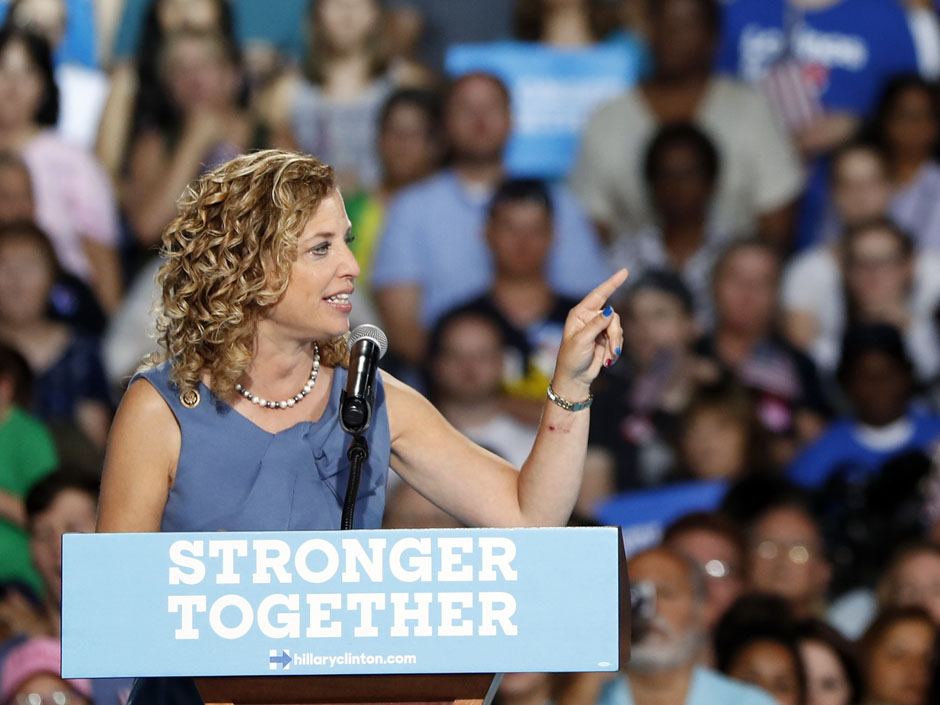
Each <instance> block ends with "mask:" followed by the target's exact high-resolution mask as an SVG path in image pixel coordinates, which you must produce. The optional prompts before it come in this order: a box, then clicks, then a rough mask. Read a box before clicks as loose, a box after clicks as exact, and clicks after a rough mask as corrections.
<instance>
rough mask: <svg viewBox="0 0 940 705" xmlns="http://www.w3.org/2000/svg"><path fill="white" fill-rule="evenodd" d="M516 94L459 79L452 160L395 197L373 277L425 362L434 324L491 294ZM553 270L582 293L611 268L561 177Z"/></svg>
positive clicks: (447, 115)
mask: <svg viewBox="0 0 940 705" xmlns="http://www.w3.org/2000/svg"><path fill="white" fill-rule="evenodd" d="M510 123H511V118H510V106H509V93H508V92H507V90H506V87H505V86H504V85H503V84H502V82H500V81H499V79H497V78H496V77H494V76H491V75H488V74H480V73H470V74H465V75H464V76H462V77H460V78H458V79H457V80H456V81H455V82H454V83H453V85H452V86H451V88H450V91H449V93H448V95H447V98H446V101H445V109H444V126H445V130H446V132H447V137H448V139H449V142H450V145H451V148H452V154H453V160H452V163H451V166H450V168H448V169H445V170H443V171H441V172H439V173H438V174H436V175H435V176H432V177H430V178H429V179H426V180H424V181H422V182H420V183H418V184H416V185H415V186H412V187H410V188H408V189H405V190H404V191H402V192H401V193H400V194H399V195H398V196H397V197H396V198H395V199H394V200H393V201H392V202H391V204H390V205H389V207H388V211H387V214H386V220H385V228H384V231H383V233H382V235H381V240H380V242H379V246H378V253H377V255H376V259H375V262H374V265H373V275H372V284H373V289H374V290H375V292H376V305H377V306H378V309H379V313H380V315H381V317H382V321H383V324H384V326H385V330H386V333H387V334H388V341H389V347H390V349H391V350H393V351H395V352H396V353H397V354H398V355H399V356H400V357H401V358H402V359H404V360H405V361H407V362H410V363H412V364H418V363H420V362H421V360H422V357H423V355H424V350H425V345H426V338H427V331H428V330H429V329H430V328H431V326H432V325H433V324H434V322H435V321H436V320H437V318H438V317H439V316H440V315H441V314H442V313H443V312H444V311H446V310H448V309H450V308H452V307H454V306H456V305H457V304H460V303H463V302H465V301H469V300H470V299H473V298H476V297H477V296H480V295H481V294H483V293H484V292H485V291H486V290H487V289H488V287H489V285H490V282H491V281H492V277H493V264H492V260H491V256H490V252H489V249H488V247H487V244H486V239H485V235H484V221H485V219H486V212H487V207H488V204H489V200H490V197H491V196H492V194H493V192H494V190H495V188H496V186H497V185H498V184H499V183H500V182H501V181H502V180H503V178H504V176H505V174H504V168H503V161H502V154H503V148H504V147H505V145H506V141H507V139H508V136H509V128H510ZM551 198H552V203H553V204H554V234H553V241H552V247H551V252H550V254H549V259H548V279H549V282H550V284H551V285H552V287H553V289H554V290H555V291H557V292H558V293H560V294H564V295H569V296H573V297H575V298H580V297H581V296H582V295H583V294H584V293H585V292H587V291H589V290H590V289H592V288H593V287H594V286H596V285H597V284H598V283H599V282H600V281H603V279H604V278H605V277H606V276H607V275H608V270H609V267H608V265H607V263H606V262H605V261H604V258H603V255H602V252H601V247H600V243H599V240H598V239H597V234H596V233H595V232H594V230H593V228H592V227H591V225H590V223H589V221H588V220H587V217H586V216H585V215H584V213H583V212H582V211H581V209H580V208H579V206H578V205H577V204H576V202H575V200H574V197H573V196H572V195H571V194H570V193H569V192H568V191H567V190H565V189H564V188H563V187H561V186H557V185H556V186H553V187H552V188H551Z"/></svg>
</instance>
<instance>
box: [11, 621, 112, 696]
mask: <svg viewBox="0 0 940 705" xmlns="http://www.w3.org/2000/svg"><path fill="white" fill-rule="evenodd" d="M60 661H61V657H60V647H59V642H58V640H57V639H52V638H50V637H36V638H34V639H30V640H29V641H27V642H25V643H23V644H20V645H19V646H17V647H16V648H14V649H13V650H11V651H10V653H9V654H8V655H7V657H6V658H5V659H4V661H3V669H2V670H0V701H2V702H4V703H10V704H11V705H21V704H22V703H45V702H49V703H65V704H67V705H92V703H95V702H96V701H95V700H94V697H93V696H94V693H93V692H92V685H91V681H90V680H88V679H87V678H69V679H68V680H65V679H63V678H62V677H61V676H60V675H59V674H60V673H61V663H60ZM102 705H103V704H102Z"/></svg>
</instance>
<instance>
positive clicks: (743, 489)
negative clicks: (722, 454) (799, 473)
mask: <svg viewBox="0 0 940 705" xmlns="http://www.w3.org/2000/svg"><path fill="white" fill-rule="evenodd" d="M781 507H794V508H796V509H798V510H799V511H801V512H804V513H806V514H808V515H810V516H812V515H813V512H812V497H811V495H809V493H807V491H806V490H804V489H802V488H801V487H798V486H797V485H795V484H793V483H792V482H790V481H789V480H787V479H785V478H783V477H781V476H780V475H777V474H771V473H756V474H753V475H749V476H747V477H744V478H742V479H740V480H738V481H737V482H735V483H734V484H732V485H731V487H729V488H728V491H727V492H726V493H725V497H724V499H723V500H722V502H721V507H720V511H721V513H722V514H726V515H727V516H730V517H731V518H732V519H734V520H735V521H737V522H738V524H739V525H740V526H742V527H743V528H744V532H745V537H747V534H749V533H750V532H751V528H752V526H753V525H754V523H755V522H757V521H758V520H759V519H761V518H762V517H763V516H764V515H765V514H767V513H768V512H771V511H773V510H775V509H779V508H781Z"/></svg>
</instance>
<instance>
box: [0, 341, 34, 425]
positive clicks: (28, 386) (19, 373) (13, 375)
mask: <svg viewBox="0 0 940 705" xmlns="http://www.w3.org/2000/svg"><path fill="white" fill-rule="evenodd" d="M3 377H9V378H10V379H11V380H12V381H13V402H14V403H15V404H16V405H17V406H19V407H20V408H22V409H28V408H29V407H30V406H32V399H33V371H32V370H31V369H30V367H29V363H28V362H26V358H25V357H23V356H22V355H21V354H20V353H19V351H18V350H16V349H15V348H11V347H10V346H9V345H7V344H6V343H0V378H3Z"/></svg>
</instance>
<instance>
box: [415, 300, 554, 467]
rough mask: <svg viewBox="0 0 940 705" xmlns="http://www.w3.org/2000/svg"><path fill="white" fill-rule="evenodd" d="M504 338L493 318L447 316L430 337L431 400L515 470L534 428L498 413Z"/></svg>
mask: <svg viewBox="0 0 940 705" xmlns="http://www.w3.org/2000/svg"><path fill="white" fill-rule="evenodd" d="M504 349H505V337H504V333H503V331H502V329H501V328H500V326H499V325H498V324H497V323H496V322H494V321H493V319H492V318H490V317H487V316H484V315H481V314H480V313H475V312H472V311H458V312H454V313H451V314H447V315H445V316H444V317H442V318H441V319H440V321H438V323H437V325H436V326H435V328H434V330H433V331H432V333H431V338H430V342H429V347H428V361H427V365H426V367H427V369H428V372H429V374H430V384H429V385H428V386H429V392H430V398H431V400H432V401H433V402H434V404H435V406H437V408H438V409H439V410H440V412H441V413H442V414H443V415H444V418H446V419H447V420H448V421H450V422H451V423H452V424H453V425H454V426H455V427H456V428H457V430H459V431H460V432H461V433H463V434H465V435H466V436H468V437H469V438H471V439H472V440H474V441H475V442H477V443H479V444H480V445H482V446H483V447H484V448H488V449H490V450H491V451H493V452H495V453H496V454H497V455H500V456H502V457H503V458H505V459H506V460H508V461H509V462H510V463H512V464H513V465H515V466H516V467H517V468H518V467H521V466H522V463H523V462H525V459H526V458H527V457H528V455H529V451H531V450H532V444H533V442H534V441H535V433H536V426H529V425H526V424H523V423H521V422H520V421H518V420H516V419H515V418H514V417H512V416H510V415H509V414H507V413H505V412H504V411H503V410H502V405H503V395H502V393H501V385H502V381H503V360H504Z"/></svg>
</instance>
